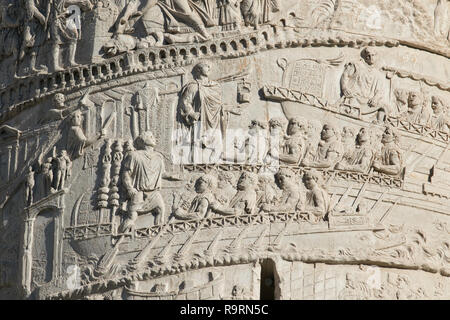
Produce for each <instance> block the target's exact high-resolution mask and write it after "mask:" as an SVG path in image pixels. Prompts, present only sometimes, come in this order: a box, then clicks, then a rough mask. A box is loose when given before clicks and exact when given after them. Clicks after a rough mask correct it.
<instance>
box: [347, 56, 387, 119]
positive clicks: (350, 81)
mask: <svg viewBox="0 0 450 320" xmlns="http://www.w3.org/2000/svg"><path fill="white" fill-rule="evenodd" d="M341 89H342V95H343V97H344V104H347V105H350V106H354V107H363V106H367V103H368V102H369V101H373V102H376V101H379V100H381V95H382V83H381V80H380V78H379V75H378V71H377V70H375V68H373V67H371V66H369V65H367V64H366V63H365V62H363V61H360V62H358V63H349V64H347V65H346V66H345V70H344V73H343V74H342V77H341ZM374 111H375V110H374Z"/></svg>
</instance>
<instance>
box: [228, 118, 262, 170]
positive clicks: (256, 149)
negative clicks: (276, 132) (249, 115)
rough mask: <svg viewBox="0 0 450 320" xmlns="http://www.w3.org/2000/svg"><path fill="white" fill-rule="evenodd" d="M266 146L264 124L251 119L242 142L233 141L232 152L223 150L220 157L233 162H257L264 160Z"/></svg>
mask: <svg viewBox="0 0 450 320" xmlns="http://www.w3.org/2000/svg"><path fill="white" fill-rule="evenodd" d="M227 138H228V137H227ZM267 146H268V142H267V129H266V124H265V123H263V122H261V121H257V120H252V121H251V123H250V125H249V127H248V133H247V136H246V137H245V139H244V141H243V143H242V144H241V145H239V143H238V142H235V144H234V146H233V147H234V148H233V149H232V153H231V154H229V153H228V152H223V155H222V159H223V160H226V161H232V162H235V163H248V164H259V163H262V162H263V161H264V157H265V155H266V153H267V150H266V149H267Z"/></svg>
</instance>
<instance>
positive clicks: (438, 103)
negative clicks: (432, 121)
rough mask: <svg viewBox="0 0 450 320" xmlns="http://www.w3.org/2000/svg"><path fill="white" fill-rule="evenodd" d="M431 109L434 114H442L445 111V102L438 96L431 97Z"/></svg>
mask: <svg viewBox="0 0 450 320" xmlns="http://www.w3.org/2000/svg"><path fill="white" fill-rule="evenodd" d="M431 109H433V112H434V113H441V112H442V111H444V100H443V99H442V98H441V97H438V96H433V97H431Z"/></svg>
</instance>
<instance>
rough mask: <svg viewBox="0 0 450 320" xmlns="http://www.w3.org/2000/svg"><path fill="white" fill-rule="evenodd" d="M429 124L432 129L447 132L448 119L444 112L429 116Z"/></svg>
mask: <svg viewBox="0 0 450 320" xmlns="http://www.w3.org/2000/svg"><path fill="white" fill-rule="evenodd" d="M430 125H431V127H432V128H433V129H437V130H439V131H442V132H449V127H450V121H449V118H448V116H447V115H446V114H445V113H441V114H438V115H434V116H432V117H431V119H430Z"/></svg>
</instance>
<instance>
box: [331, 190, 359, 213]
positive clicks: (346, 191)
mask: <svg viewBox="0 0 450 320" xmlns="http://www.w3.org/2000/svg"><path fill="white" fill-rule="evenodd" d="M352 189H353V186H352V185H350V186H349V187H348V188H347V190H345V192H344V194H343V195H342V196H341V198H340V199H339V201H338V202H337V203H336V204H335V205H334V206H333V207H332V208H331V209H330V212H332V211H333V210H335V209H336V208H337V207H338V206H339V205H340V204H341V203H343V201H345V199H347V197H348V195H349V193H350V191H351V190H352Z"/></svg>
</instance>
